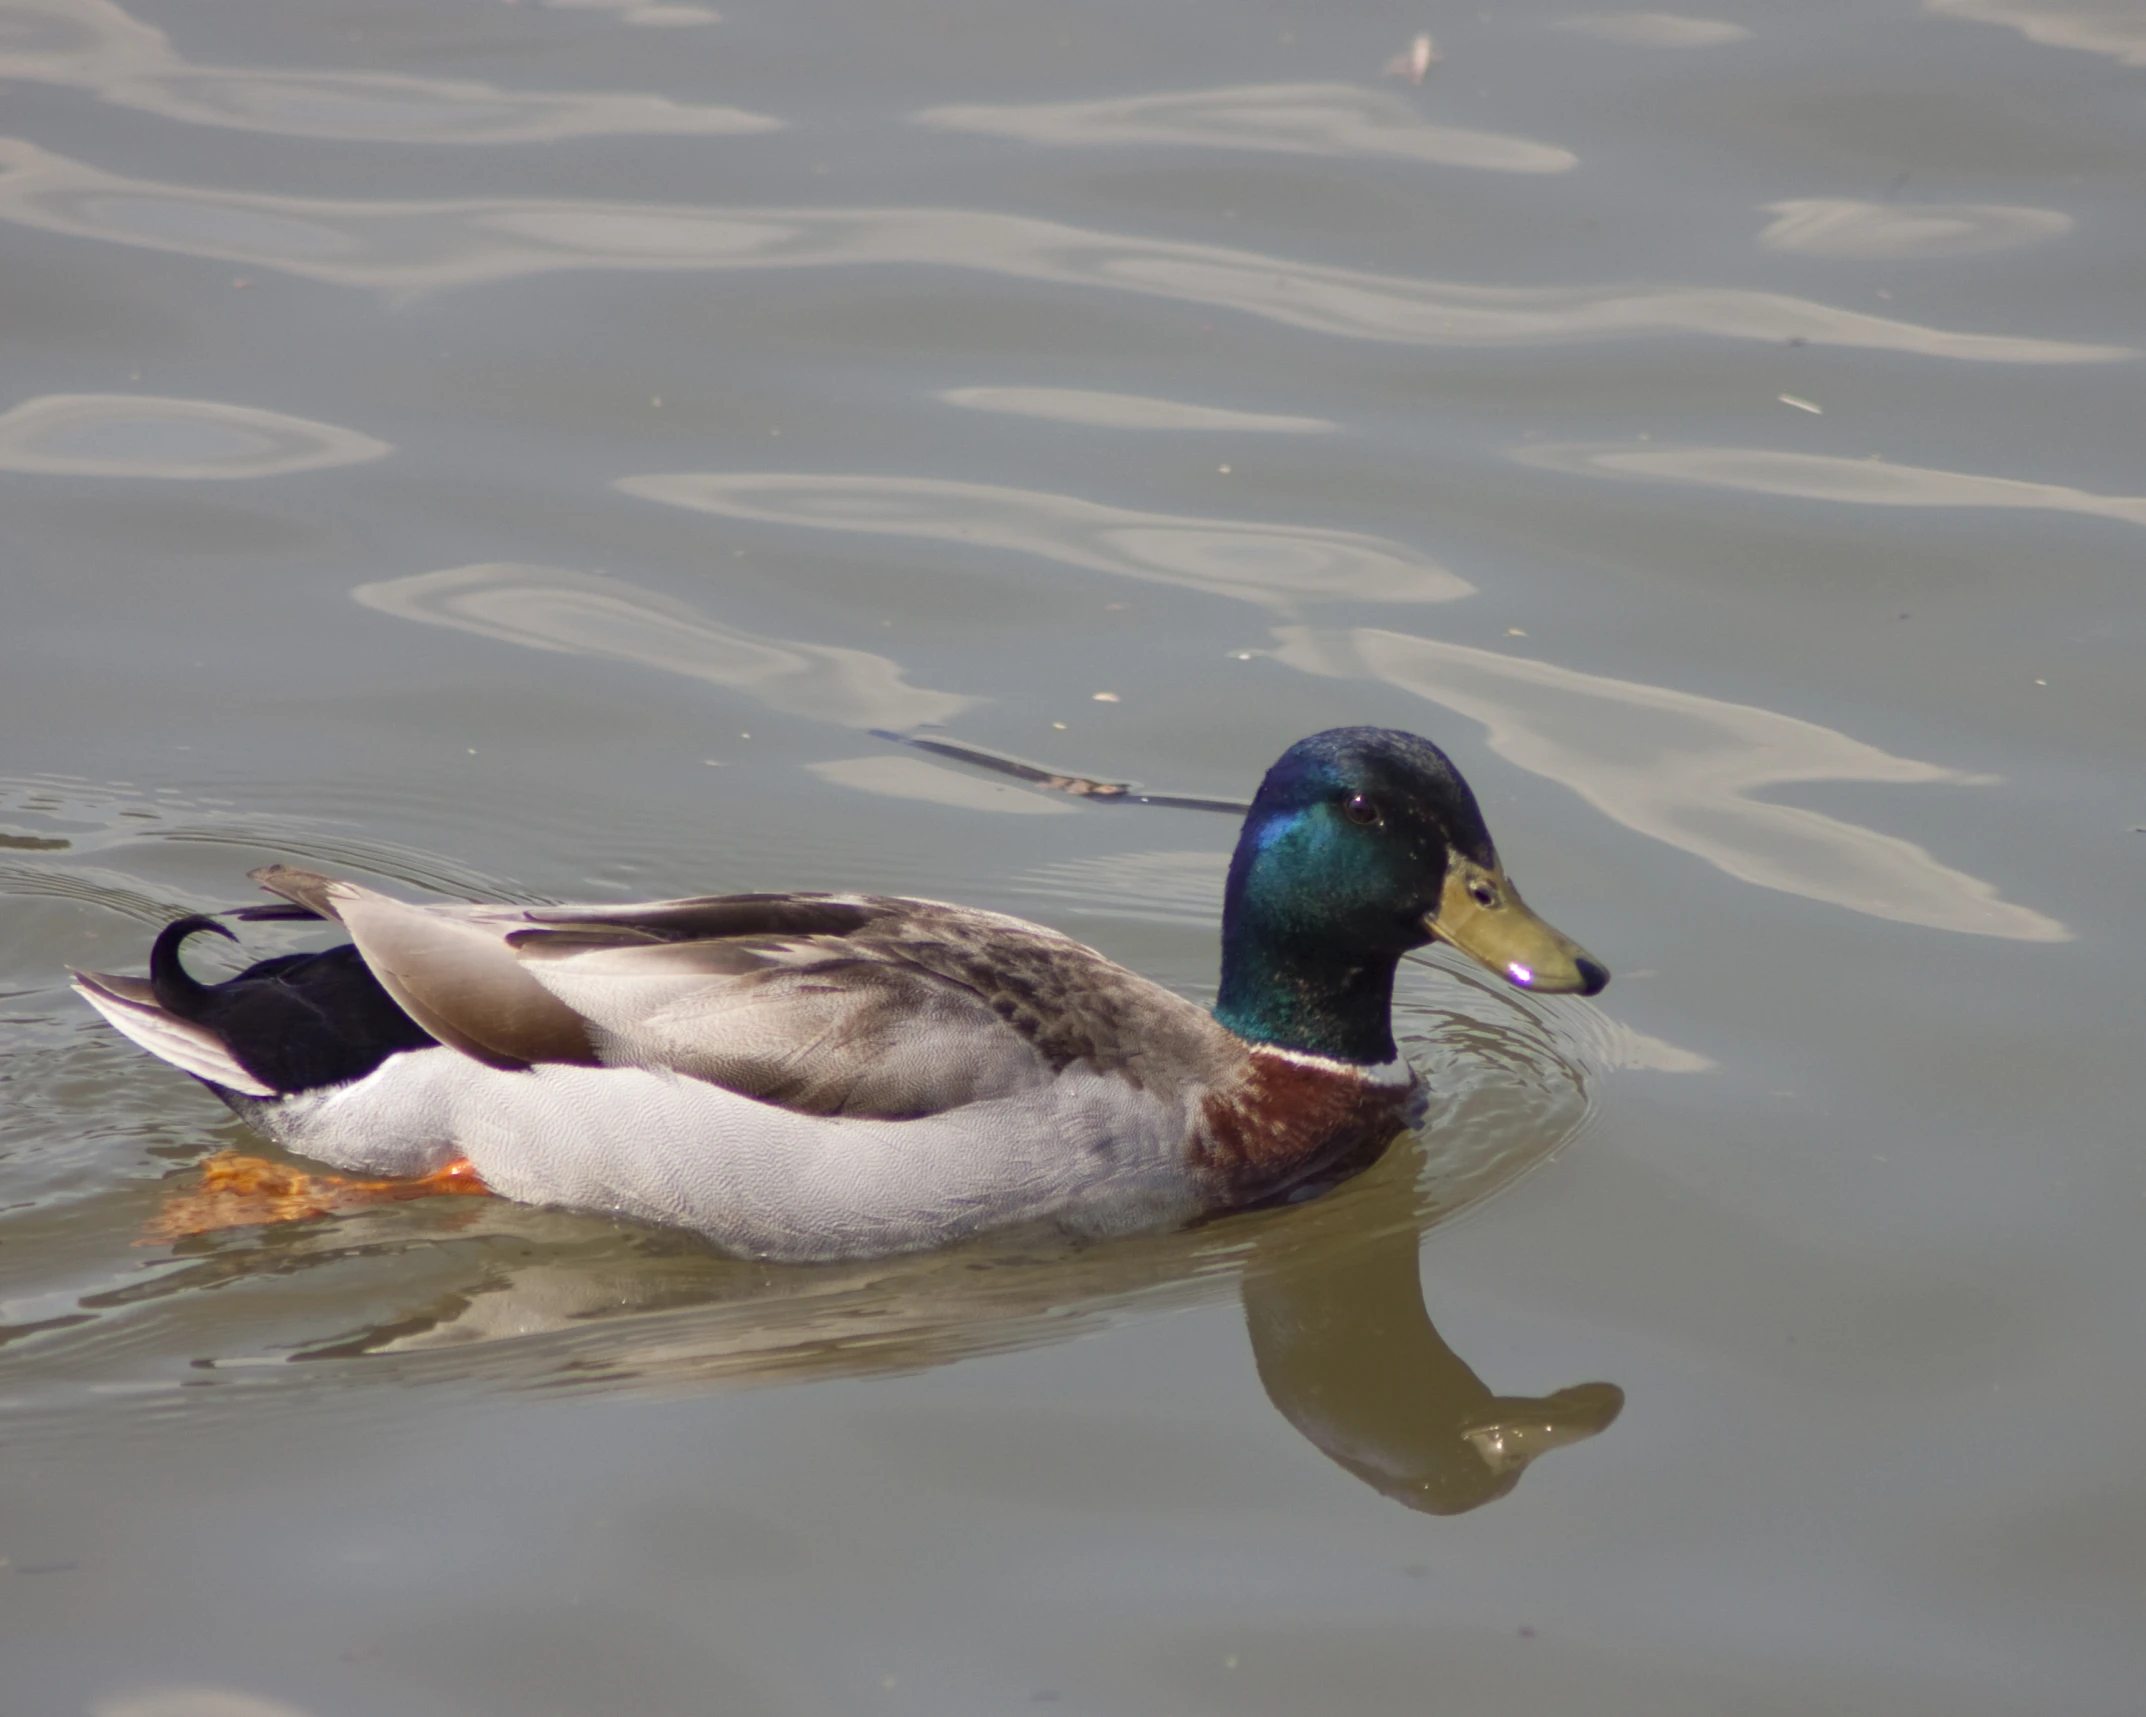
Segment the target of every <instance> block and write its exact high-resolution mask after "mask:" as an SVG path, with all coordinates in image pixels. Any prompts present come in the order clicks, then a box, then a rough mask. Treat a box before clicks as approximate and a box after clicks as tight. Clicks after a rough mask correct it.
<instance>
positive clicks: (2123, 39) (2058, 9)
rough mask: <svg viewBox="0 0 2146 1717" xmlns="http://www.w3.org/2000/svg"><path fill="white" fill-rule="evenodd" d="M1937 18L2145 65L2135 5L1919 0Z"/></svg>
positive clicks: (2144, 39)
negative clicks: (1996, 28) (2009, 30)
mask: <svg viewBox="0 0 2146 1717" xmlns="http://www.w3.org/2000/svg"><path fill="white" fill-rule="evenodd" d="M1922 9H1923V10H1924V11H1925V12H1929V13H1933V14H1935V15H1936V16H1937V17H1940V18H1962V19H1965V20H1966V21H1967V22H1969V23H1973V24H2004V25H2008V26H2009V27H2011V28H2012V29H2015V30H2017V31H2018V32H2019V33H2020V34H2021V35H2022V36H2024V37H2026V38H2027V40H2028V41H2030V42H2037V43H2039V44H2040V45H2041V46H2043V47H2045V48H2075V49H2077V50H2078V51H2079V52H2080V53H2084V54H2104V55H2106V56H2107V57H2108V58H2110V59H2112V60H2115V61H2116V62H2117V63H2118V64H2120V65H2127V66H2146V15H2142V14H2141V13H2139V12H2138V11H2137V10H2135V9H2124V8H2120V7H2096V8H2093V9H2090V10H2088V9H2081V8H2077V7H2071V6H2061V5H2060V6H2037V5H2032V4H2028V3H2027V0H1922Z"/></svg>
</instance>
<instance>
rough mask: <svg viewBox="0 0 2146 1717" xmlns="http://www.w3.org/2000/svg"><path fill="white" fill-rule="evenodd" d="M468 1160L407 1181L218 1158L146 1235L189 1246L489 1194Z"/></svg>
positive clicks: (175, 1195) (227, 1155) (172, 1199)
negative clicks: (415, 1201)
mask: <svg viewBox="0 0 2146 1717" xmlns="http://www.w3.org/2000/svg"><path fill="white" fill-rule="evenodd" d="M491 1190H492V1189H491V1188H490V1187H488V1186H486V1185H485V1184H484V1181H483V1179H482V1178H481V1177H480V1176H479V1175H478V1173H477V1171H476V1170H475V1169H474V1168H472V1167H471V1166H470V1164H469V1160H468V1159H467V1158H466V1157H458V1158H457V1159H456V1160H455V1161H453V1162H451V1163H449V1164H448V1165H447V1166H446V1167H445V1168H440V1169H435V1170H434V1171H433V1172H432V1173H431V1174H427V1175H418V1176H416V1177H414V1178H411V1179H407V1180H353V1179H351V1178H350V1177H349V1176H347V1175H339V1174H315V1173H312V1172H310V1171H309V1170H306V1169H300V1168H293V1167H291V1165H290V1164H288V1163H278V1162H270V1161H269V1160H268V1159H267V1158H266V1157H249V1156H244V1155H241V1154H240V1153H239V1152H237V1151H218V1152H217V1153H216V1154H215V1155H214V1156H212V1157H209V1158H207V1159H205V1160H204V1161H203V1163H202V1164H201V1179H200V1180H199V1181H198V1182H197V1183H196V1184H195V1185H194V1186H193V1187H192V1188H190V1189H188V1190H186V1191H183V1192H172V1193H167V1194H166V1195H165V1198H164V1207H163V1209H161V1210H160V1211H158V1212H157V1214H156V1215H155V1216H154V1217H153V1218H152V1219H151V1220H150V1221H149V1223H148V1224H147V1225H146V1227H145V1228H144V1229H143V1232H142V1238H143V1240H144V1241H145V1242H152V1241H159V1240H183V1239H186V1238H187V1237H188V1236H190V1235H195V1234H212V1233H214V1232H215V1231H216V1230H217V1229H219V1228H252V1227H256V1226H259V1225H262V1224H265V1223H272V1222H303V1221H304V1220H305V1219H306V1218H308V1217H312V1216H327V1215H330V1214H332V1213H334V1212H337V1211H344V1210H362V1209H364V1208H365V1207H366V1206H368V1205H374V1204H397V1203H401V1202H402V1201H404V1200H406V1199H412V1198H432V1197H435V1196H437V1195H438V1194H441V1193H465V1194H467V1193H479V1194H487V1195H488V1194H489V1193H490V1192H491Z"/></svg>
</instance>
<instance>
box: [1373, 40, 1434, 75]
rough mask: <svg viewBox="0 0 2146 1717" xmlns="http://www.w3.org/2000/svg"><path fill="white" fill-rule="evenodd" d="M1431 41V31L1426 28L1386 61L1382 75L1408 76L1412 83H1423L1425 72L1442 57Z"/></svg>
mask: <svg viewBox="0 0 2146 1717" xmlns="http://www.w3.org/2000/svg"><path fill="white" fill-rule="evenodd" d="M1443 57H1444V56H1443V55H1441V54H1440V53H1439V51H1438V49H1437V48H1436V47H1435V46H1434V45H1433V44H1432V42H1431V33H1430V32H1429V31H1428V30H1426V31H1424V32H1423V33H1422V34H1421V35H1419V36H1418V37H1417V38H1416V39H1415V40H1414V41H1413V42H1410V43H1409V44H1408V46H1407V47H1405V48H1403V49H1402V50H1401V51H1400V52H1399V53H1398V54H1395V55H1394V56H1393V58H1392V59H1390V60H1388V61H1387V62H1386V65H1385V68H1384V69H1383V70H1382V71H1381V72H1380V74H1379V75H1380V76H1381V77H1390V78H1406V79H1408V81H1409V82H1410V83H1421V82H1422V81H1423V74H1424V73H1425V72H1427V71H1429V70H1430V69H1431V67H1433V66H1435V65H1436V64H1437V63H1438V62H1439V60H1440V59H1441V58H1443Z"/></svg>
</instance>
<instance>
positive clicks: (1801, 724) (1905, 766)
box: [1276, 627, 2072, 942]
mask: <svg viewBox="0 0 2146 1717" xmlns="http://www.w3.org/2000/svg"><path fill="white" fill-rule="evenodd" d="M1276 637H1277V638H1278V639H1279V640H1280V641H1281V646H1282V647H1281V649H1280V650H1279V651H1278V652H1277V656H1278V658H1279V659H1280V660H1281V661H1283V662H1286V663H1287V664H1289V665H1290V666H1291V667H1296V668H1301V669H1303V670H1305V671H1306V672H1308V673H1315V674H1326V675H1334V676H1339V677H1344V678H1351V677H1361V678H1369V679H1374V680H1383V681H1384V682H1386V683H1387V684H1389V685H1393V686H1398V687H1400V688H1401V689H1402V690H1404V691H1409V692H1413V693H1415V694H1416V695H1417V696H1418V697H1422V698H1427V699H1429V700H1430V701H1431V702H1433V703H1436V704H1441V705H1443V706H1444V707H1445V708H1447V709H1450V710H1454V711H1456V712H1457V713H1459V714H1461V715H1463V716H1466V717H1467V718H1469V719H1470V720H1471V721H1477V722H1481V723H1482V724H1483V726H1484V727H1485V728H1486V729H1487V730H1488V735H1487V737H1488V742H1489V745H1490V748H1491V750H1493V751H1495V752H1496V753H1497V754H1498V755H1499V756H1500V757H1503V758H1505V759H1506V760H1507V761H1508V762H1511V763H1514V764H1517V765H1518V766H1519V767H1520V768H1522V769H1527V770H1530V771H1532V772H1533V773H1535V774H1537V775H1541V776H1545V777H1547V778H1548V779H1549V780H1552V781H1556V782H1558V783H1559V784H1560V785H1562V786H1566V787H1569V788H1571V789H1572V790H1573V791H1574V792H1575V793H1577V794H1579V796H1580V797H1581V798H1582V799H1584V800H1586V801H1587V803H1588V804H1590V805H1592V806H1593V807H1594V808H1595V809H1596V810H1598V811H1600V812H1601V813H1602V814H1603V815H1604V816H1606V817H1608V818H1610V819H1611V820H1612V821H1613V822H1616V823H1620V824H1622V825H1623V826H1624V827H1626V828H1628V829H1632V830H1635V831H1637V832H1638V833H1640V834H1643V835H1648V836H1651V837H1652V838H1653V839H1655V840H1658V841H1663V842H1666V843H1667V844H1668V845H1670V846H1672V847H1676V848H1678V849H1679V850H1680V851H1683V852H1687V853H1690V854H1692V855H1693V856H1694V857H1696V858H1700V859H1704V860H1705V861H1706V862H1707V863H1708V864H1710V865H1713V866H1714V867H1715V868H1716V869H1718V870H1721V871H1724V872H1726V873H1727V874H1728V875H1730V876H1733V877H1735V878H1736V879H1737V880H1738V881H1740V882H1749V883H1754V884H1756V885H1757V886H1759V887H1761V888H1772V889H1779V890H1780V891H1782V892H1783V893H1785V894H1793V895H1800V896H1802V897H1804V898H1805V899H1809V900H1821V901H1825V902H1828V903H1829V904H1832V905H1836V906H1843V907H1846V908H1847V909H1848V910H1850V911H1851V912H1862V913H1867V914H1869V915H1870V916H1871V917H1873V918H1884V919H1891V920H1893V921H1895V922H1898V923H1903V924H1921V925H1926V926H1929V927H1930V928H1932V929H1938V930H1954V931H1959V932H1961V933H1962V934H1965V935H1972V936H2000V937H2005V938H2008V939H2010V940H2013V941H2020V942H2063V941H2069V940H2070V939H2071V934H2072V933H2071V931H2070V930H2068V929H2067V928H2066V927H2065V926H2064V925H2062V924H2060V923H2059V922H2058V921H2057V920H2056V919H2054V918H2050V917H2047V916H2045V915H2044V914H2042V913H2040V912H2036V911H2035V910H2033V909H2032V908H2031V907H2026V906H2019V905H2015V904H2013V903H2011V902H2009V901H2006V900H2002V899H1999V898H1998V895H1997V891H1996V889H1995V888H1993V887H1992V886H1991V885H1990V884H1989V883H1986V882H1984V881H1982V880H1981V879H1979V878H1977V877H1972V876H1969V875H1967V874H1966V873H1965V872H1962V871H1957V870H1954V869H1952V868H1951V867H1949V866H1947V865H1944V864H1940V863H1939V862H1938V861H1937V860H1936V859H1935V858H1933V857H1932V856H1931V855H1930V854H1929V853H1927V852H1925V851H1924V850H1923V849H1922V848H1921V847H1919V846H1916V845H1915V844H1914V843H1913V842H1911V841H1906V840H1902V839H1900V838H1899V837H1898V836H1895V835H1887V834H1881V833H1879V832H1878V831H1877V830H1875V829H1867V828H1863V827H1860V826H1859V825H1857V824H1854V823H1848V822H1843V821H1842V820H1840V819H1839V818H1837V817H1829V816H1827V815H1825V814H1824V813H1823V812H1819V811H1812V810H1806V809H1804V808H1802V807H1799V806H1793V805H1777V804H1770V803H1768V802H1767V801H1765V800H1762V799H1758V798H1755V797H1753V795H1754V794H1756V793H1758V792H1760V791H1763V790H1764V789H1766V788H1768V787H1776V786H1784V785H1788V784H1791V783H1799V782H1814V781H1877V782H1886V783H1893V784H1908V783H1917V782H1949V783H1953V784H1956V785H1987V784H1988V783H1989V781H1990V778H1989V777H1988V776H1979V775H1971V774H1968V773H1966V772H1964V771H1961V770H1957V769H1948V768H1945V767H1944V766H1942V765H1940V764H1935V763H1921V762H1917V761H1915V760H1914V759H1912V758H1906V757H1895V756H1893V755H1892V754H1891V753H1889V752H1885V751H1880V750H1879V749H1878V748H1877V747H1875V746H1871V745H1865V744H1864V743H1862V742H1861V741H1860V740H1856V739H1851V738H1849V737H1848V735H1846V734H1844V733H1840V732H1837V731H1835V730H1834V729H1832V728H1829V727H1820V726H1819V725H1817V724H1816V723H1815V722H1808V721H1803V720H1800V719H1798V718H1797V717H1795V716H1788V715H1781V714H1778V713H1776V712H1775V711H1773V710H1767V709H1759V708H1756V707H1755V706H1753V705H1750V704H1737V703H1727V702H1724V701H1722V700H1720V699H1717V698H1709V697H1701V696H1699V695H1697V694H1696V693H1692V692H1680V691H1673V690H1671V689H1670V688H1668V687H1666V686H1651V685H1645V684H1642V683H1639V682H1636V681H1631V680H1616V679H1609V678H1605V677H1604V676H1601V675H1598V674H1586V673H1581V672H1578V671H1577V670H1575V669H1571V668H1561V667H1556V666H1553V665H1552V664H1550V663H1548V662H1536V661H1529V660H1526V659H1525V658H1522V657H1515V656H1503V655H1499V654H1497V653H1496V652H1494V651H1490V650H1479V649H1473V648H1470V647H1469V646H1466V645H1462V644H1447V643H1442V642H1440V641H1438V640H1436V639H1431V638H1418V637H1410V636H1408V635H1406V634H1403V633H1398V632H1385V631H1377V630H1372V629H1368V628H1366V629H1359V630H1356V631H1351V632H1346V633H1321V632H1313V631H1310V630H1307V629H1305V628H1301V627H1289V628H1284V629H1282V630H1280V631H1278V632H1277V633H1276Z"/></svg>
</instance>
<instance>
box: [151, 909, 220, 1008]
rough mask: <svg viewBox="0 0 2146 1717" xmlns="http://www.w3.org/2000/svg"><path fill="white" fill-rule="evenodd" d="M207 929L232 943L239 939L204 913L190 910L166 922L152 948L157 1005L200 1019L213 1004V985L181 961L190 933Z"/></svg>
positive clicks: (153, 984) (153, 978) (152, 987)
mask: <svg viewBox="0 0 2146 1717" xmlns="http://www.w3.org/2000/svg"><path fill="white" fill-rule="evenodd" d="M203 930H208V931H213V932H214V933H215V934H216V935H218V936H221V937H223V938H224V939H225V940H226V941H228V942H236V941H237V940H238V937H237V936H236V935H235V934H234V933H233V932H232V930H231V929H230V927H229V926H228V925H224V924H219V923H217V921H216V920H215V919H213V918H210V917H208V916H206V915H205V914H203V913H199V912H190V913H188V914H187V915H186V916H185V917H184V918H176V919H173V920H172V922H171V923H169V924H167V925H165V926H164V928H163V929H162V930H161V931H159V932H158V933H157V939H156V946H155V947H153V948H151V949H150V950H149V987H150V989H151V990H153V991H154V992H155V993H156V999H157V1005H158V1006H159V1007H161V1008H162V1009H163V1010H164V1011H165V1012H166V1013H169V1014H176V1015H177V1016H178V1017H179V1018H180V1019H184V1020H194V1021H196V1022H199V1021H200V1019H201V1017H202V1015H203V1013H204V1012H206V1011H207V1010H208V1009H209V1007H210V1006H211V998H210V994H209V987H208V985H206V984H204V983H202V982H201V981H200V980H199V979H197V978H196V977H194V976H193V974H192V973H190V972H189V971H187V969H186V967H185V966H184V965H183V964H182V963H181V962H180V959H179V950H180V948H181V947H182V946H184V944H185V942H186V939H187V938H188V937H189V936H192V935H195V934H196V933H197V932H199V931H203Z"/></svg>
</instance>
